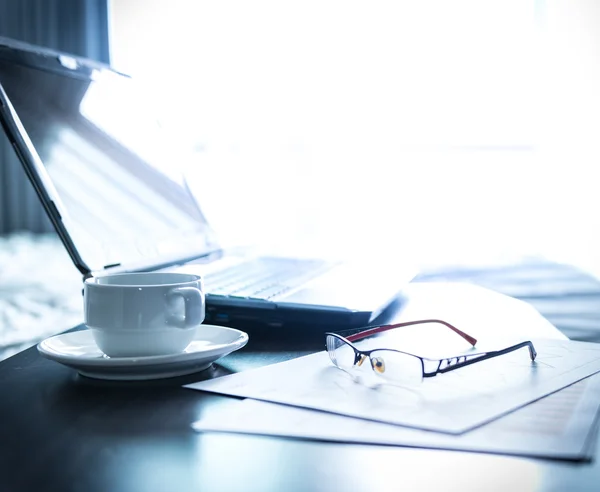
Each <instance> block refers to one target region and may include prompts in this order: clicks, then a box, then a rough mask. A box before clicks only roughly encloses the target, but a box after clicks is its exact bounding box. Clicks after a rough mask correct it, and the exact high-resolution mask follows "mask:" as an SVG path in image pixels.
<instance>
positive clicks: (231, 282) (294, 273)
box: [204, 257, 335, 299]
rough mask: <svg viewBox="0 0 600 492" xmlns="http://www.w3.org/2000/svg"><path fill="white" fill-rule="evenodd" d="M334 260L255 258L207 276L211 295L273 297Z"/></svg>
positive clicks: (305, 279) (301, 282)
mask: <svg viewBox="0 0 600 492" xmlns="http://www.w3.org/2000/svg"><path fill="white" fill-rule="evenodd" d="M334 265H335V263H332V262H329V261H325V260H314V259H295V258H269V257H266V258H256V259H252V260H249V261H247V262H244V263H241V264H239V265H236V266H234V267H231V268H227V269H224V270H221V271H218V272H213V273H210V274H208V275H206V276H205V277H204V289H205V291H206V292H207V293H209V294H212V295H215V294H216V295H222V296H235V297H246V298H255V299H272V298H274V297H276V296H280V295H282V294H285V293H286V292H289V291H291V290H292V289H295V288H297V287H299V286H301V285H302V284H304V283H306V282H308V281H309V280H311V279H313V278H315V277H317V276H318V275H320V274H322V273H323V272H325V271H327V270H329V269H330V268H332V267H333V266H334Z"/></svg>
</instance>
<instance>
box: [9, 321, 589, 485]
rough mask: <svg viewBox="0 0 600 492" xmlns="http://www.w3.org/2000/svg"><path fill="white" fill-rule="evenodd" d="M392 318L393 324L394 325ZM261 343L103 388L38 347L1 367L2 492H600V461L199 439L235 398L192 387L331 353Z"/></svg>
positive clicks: (295, 343) (297, 344) (304, 343)
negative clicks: (204, 424)
mask: <svg viewBox="0 0 600 492" xmlns="http://www.w3.org/2000/svg"><path fill="white" fill-rule="evenodd" d="M391 316H393V314H392V315H391ZM311 338H312V340H307V339H305V338H303V340H299V339H296V340H294V339H289V338H287V337H286V340H285V341H284V340H280V341H270V342H266V341H260V339H257V338H252V337H251V343H250V344H249V345H248V346H247V347H245V348H244V349H243V350H241V351H239V352H237V353H234V354H231V355H230V356H228V357H226V358H224V359H222V360H221V361H219V364H215V365H214V367H213V368H211V369H209V370H207V371H206V372H204V373H199V374H196V375H192V376H187V377H183V378H174V379H169V380H163V381H154V382H142V383H118V382H114V383H113V382H103V381H95V380H91V379H86V378H83V377H81V376H78V375H77V374H76V373H75V371H73V370H71V369H68V368H66V367H63V366H61V365H59V364H56V363H54V362H51V361H48V360H46V359H43V358H42V357H40V356H39V355H38V353H37V351H36V349H35V348H30V349H28V350H26V351H24V352H22V353H20V354H17V355H16V356H13V357H12V358H9V359H7V360H5V361H4V362H2V363H0V446H1V450H0V492H21V491H27V492H29V491H36V490H40V491H47V490H57V491H61V492H69V491H89V492H95V491H98V492H121V491H128V492H129V491H132V492H133V491H160V492H164V491H177V492H183V491H188V490H202V491H229V490H236V491H237V490H240V491H255V490H256V491H261V492H266V491H278V492H279V491H313V490H315V491H320V490H323V491H359V490H368V491H373V490H378V491H380V490H409V491H413V490H425V491H435V492H440V491H448V490H452V491H454V490H461V491H471V490H473V491H484V492H487V491H491V490H494V491H495V490H499V491H510V490H514V491H519V492H523V491H560V492H562V491H567V490H568V491H574V490H590V491H598V490H600V463H598V461H596V462H595V463H592V464H569V463H563V462H551V461H541V460H531V459H519V458H508V457H502V456H494V455H484V454H475V453H463V452H455V451H452V452H447V451H432V450H421V449H410V448H400V447H391V446H387V447H386V446H374V445H344V444H339V443H316V442H310V441H301V440H294V439H279V438H267V437H255V436H241V435H229V434H200V433H196V432H195V431H193V430H192V429H191V427H190V426H191V424H192V423H193V422H194V421H195V420H197V419H198V418H199V417H200V416H201V415H202V412H203V411H206V410H207V409H208V408H210V407H213V408H214V407H215V406H220V405H223V406H224V405H228V404H231V403H232V400H231V399H229V398H226V397H221V396H216V395H210V394H204V393H201V392H198V391H192V390H188V389H184V388H182V387H181V386H182V385H183V384H187V383H191V382H193V381H198V380H201V379H204V378H208V377H214V376H218V375H223V374H228V373H230V372H235V371H240V370H246V369H248V368H251V367H257V366H260V365H264V364H269V363H274V362H278V361H281V360H285V359H288V358H291V357H296V356H300V355H304V354H307V353H311V352H313V351H316V350H322V349H323V344H322V340H321V337H311Z"/></svg>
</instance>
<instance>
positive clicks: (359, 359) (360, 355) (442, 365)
mask: <svg viewBox="0 0 600 492" xmlns="http://www.w3.org/2000/svg"><path fill="white" fill-rule="evenodd" d="M424 323H439V324H442V325H444V326H446V327H447V328H449V329H450V330H452V331H453V332H454V333H456V334H457V335H459V336H460V337H462V338H463V339H465V340H466V341H467V342H469V343H470V344H471V345H472V346H475V344H476V343H477V340H476V339H475V338H473V337H472V336H470V335H468V334H466V333H465V332H463V331H461V330H459V329H458V328H456V327H455V326H453V325H451V324H450V323H448V322H446V321H442V320H440V319H422V320H416V321H407V322H404V323H396V324H391V325H381V326H372V327H367V328H364V329H361V331H358V332H357V333H356V332H355V333H354V334H352V335H348V336H346V337H344V336H342V335H340V334H338V333H332V332H328V333H325V347H326V350H327V352H328V354H329V358H330V359H331V362H332V363H333V364H334V365H335V366H336V367H339V366H338V364H337V362H336V360H335V355H334V354H333V353H332V352H333V351H334V350H335V349H332V350H330V347H329V343H327V340H328V338H329V337H334V338H337V339H338V340H341V341H342V342H344V343H345V344H347V345H349V346H350V347H352V349H353V350H354V364H353V366H356V365H359V366H360V365H361V364H362V363H363V361H364V360H365V358H367V357H368V358H369V360H370V361H371V369H373V371H375V372H378V371H377V369H376V365H377V362H376V361H374V360H373V359H372V358H371V354H372V353H373V352H376V351H381V350H386V351H391V352H398V353H401V354H405V355H409V356H411V357H415V358H417V359H419V361H420V362H421V372H422V377H423V378H431V377H434V376H437V375H438V374H443V373H446V372H450V371H453V370H454V369H460V368H461V367H465V366H469V365H471V364H475V363H476V362H481V361H484V360H487V359H492V358H494V357H498V356H500V355H505V354H508V353H510V352H514V351H515V350H519V349H521V348H523V347H527V348H528V349H529V356H530V357H531V360H532V361H534V360H535V358H536V357H537V352H536V350H535V347H534V346H533V343H531V341H525V342H520V343H517V344H516V345H512V346H510V347H507V348H505V349H501V350H493V351H490V352H478V353H473V354H464V355H458V356H455V357H446V358H443V359H431V358H428V357H421V356H419V355H415V354H411V353H409V352H403V351H402V350H396V349H390V348H377V349H372V350H360V349H359V348H357V347H356V346H355V345H354V344H353V343H352V342H355V341H358V340H362V339H363V338H367V337H369V336H371V335H374V334H376V333H382V332H385V331H388V330H393V329H394V328H401V327H403V326H411V325H418V324H424ZM426 362H427V363H428V365H435V369H433V370H429V371H427V370H426V369H425V363H426Z"/></svg>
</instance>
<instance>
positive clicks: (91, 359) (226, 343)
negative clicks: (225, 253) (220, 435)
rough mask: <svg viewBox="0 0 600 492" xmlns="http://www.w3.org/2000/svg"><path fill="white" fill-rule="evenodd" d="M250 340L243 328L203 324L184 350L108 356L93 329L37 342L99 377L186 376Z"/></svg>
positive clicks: (58, 359)
mask: <svg viewBox="0 0 600 492" xmlns="http://www.w3.org/2000/svg"><path fill="white" fill-rule="evenodd" d="M246 343H248V335H247V334H246V333H244V332H243V331H239V330H235V329H233V328H225V327H223V326H215V325H202V328H201V329H199V330H198V333H197V335H196V337H195V338H194V340H193V341H192V343H190V345H188V347H187V348H186V349H185V351H184V352H180V353H177V354H172V355H157V356H152V357H112V358H111V357H108V356H106V355H104V354H103V353H102V352H101V351H100V349H99V348H98V347H97V346H96V342H95V341H94V338H93V336H92V332H91V331H90V330H82V331H76V332H73V333H64V334H62V335H56V336H53V337H50V338H47V339H46V340H44V341H42V342H40V343H39V344H38V346H37V348H38V350H39V352H40V354H41V355H43V356H44V357H46V358H47V359H50V360H54V361H56V362H60V363H61V364H64V365H66V366H69V367H72V368H73V369H76V370H77V371H78V372H79V373H80V374H82V375H84V376H87V377H90V378H96V379H112V380H128V381H131V380H146V379H159V378H170V377H175V376H183V375H186V374H192V373H194V372H198V371H202V370H203V369H206V368H208V367H209V366H210V365H211V364H212V363H213V362H214V361H216V360H217V359H220V358H221V357H223V356H225V355H227V354H230V353H231V352H233V351H235V350H238V349H240V348H242V347H243V346H244V345H246Z"/></svg>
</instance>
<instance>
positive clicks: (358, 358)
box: [354, 352, 367, 367]
mask: <svg viewBox="0 0 600 492" xmlns="http://www.w3.org/2000/svg"><path fill="white" fill-rule="evenodd" d="M366 358H367V356H366V355H365V354H361V353H360V352H354V365H355V366H358V367H360V366H362V363H363V362H364V361H365V359H366Z"/></svg>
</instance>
